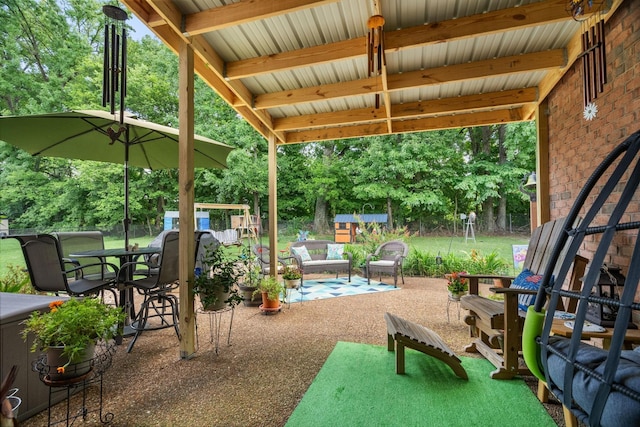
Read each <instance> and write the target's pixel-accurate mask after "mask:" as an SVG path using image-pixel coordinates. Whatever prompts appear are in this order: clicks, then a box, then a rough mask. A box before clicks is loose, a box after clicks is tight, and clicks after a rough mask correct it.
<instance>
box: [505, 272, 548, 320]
mask: <svg viewBox="0 0 640 427" xmlns="http://www.w3.org/2000/svg"><path fill="white" fill-rule="evenodd" d="M541 281H542V276H541V275H539V274H533V272H531V270H529V269H527V268H525V269H524V270H522V272H521V273H520V274H518V277H516V278H515V280H514V281H513V283H512V284H511V286H510V288H511V289H531V290H534V291H537V290H538V288H540V282H541ZM535 302H536V296H535V295H527V294H522V295H519V296H518V308H519V309H520V310H523V311H527V308H528V307H529V306H530V305H533V304H535Z"/></svg>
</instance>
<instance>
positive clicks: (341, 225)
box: [334, 214, 387, 243]
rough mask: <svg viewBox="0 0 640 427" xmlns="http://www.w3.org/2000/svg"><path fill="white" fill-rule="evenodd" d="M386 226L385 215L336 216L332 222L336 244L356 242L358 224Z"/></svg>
mask: <svg viewBox="0 0 640 427" xmlns="http://www.w3.org/2000/svg"><path fill="white" fill-rule="evenodd" d="M359 222H363V223H365V225H366V224H373V223H378V224H382V225H386V224H387V214H362V215H355V214H338V215H336V218H335V220H334V223H335V224H334V228H335V241H336V243H354V242H355V241H356V234H357V233H356V229H357V228H358V223H359Z"/></svg>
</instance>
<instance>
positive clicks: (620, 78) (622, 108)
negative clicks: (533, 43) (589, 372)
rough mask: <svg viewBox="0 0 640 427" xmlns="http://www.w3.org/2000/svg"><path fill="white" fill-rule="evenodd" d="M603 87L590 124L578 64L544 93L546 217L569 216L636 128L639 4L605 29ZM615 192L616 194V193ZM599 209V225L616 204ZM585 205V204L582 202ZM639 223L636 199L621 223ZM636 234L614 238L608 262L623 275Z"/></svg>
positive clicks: (625, 7) (592, 243)
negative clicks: (590, 182) (582, 192)
mask: <svg viewBox="0 0 640 427" xmlns="http://www.w3.org/2000/svg"><path fill="white" fill-rule="evenodd" d="M605 35H606V37H605V42H606V55H607V84H606V85H605V86H604V92H603V93H601V94H598V97H597V99H595V103H596V105H597V106H598V114H597V116H596V118H595V119H593V120H591V121H587V120H585V119H584V118H583V116H582V114H583V91H582V61H581V60H580V59H579V60H578V61H576V63H575V64H574V65H573V66H572V67H571V69H570V70H569V71H568V72H567V73H566V74H565V75H564V77H563V78H562V80H561V81H560V82H559V83H558V85H557V86H556V87H555V88H554V89H553V91H552V92H551V93H550V94H549V97H548V100H549V141H550V147H549V155H550V159H549V167H550V197H551V200H550V208H551V212H550V213H551V218H552V219H555V218H560V217H562V216H565V215H567V214H568V212H569V209H570V208H571V206H572V204H573V201H574V200H575V198H576V196H577V195H578V193H579V191H580V190H581V189H582V187H583V185H584V183H585V181H586V180H587V179H588V178H589V176H590V175H591V174H592V172H593V171H594V169H595V168H596V166H597V165H599V164H600V162H601V161H602V160H603V159H604V157H605V156H606V155H607V154H608V153H609V152H610V151H611V150H612V149H613V148H614V147H615V146H617V145H618V144H619V143H621V142H622V141H623V140H624V139H625V138H626V137H627V136H629V135H630V134H632V133H633V132H635V131H636V130H638V129H640V1H635V0H628V1H625V2H624V4H622V5H621V6H620V7H619V8H618V10H617V11H616V12H615V14H614V15H613V16H612V17H611V19H609V21H608V22H607V23H606V25H605ZM620 187H621V186H618V189H616V192H619V191H620ZM618 196H619V193H614V194H613V198H612V203H611V204H610V205H607V206H604V207H603V209H602V211H601V213H600V215H599V218H598V223H603V222H604V221H606V219H607V218H608V213H609V212H610V210H611V207H612V206H613V202H615V201H617V197H618ZM587 203H589V202H587ZM634 220H640V196H638V195H636V200H635V201H634V202H632V204H631V205H630V208H629V209H628V210H627V214H626V217H625V218H624V221H634ZM636 236H637V231H636V232H633V233H629V234H627V235H622V236H618V237H617V238H616V240H615V241H614V244H613V246H612V247H611V248H610V251H609V255H608V257H607V261H606V262H607V263H609V264H613V265H618V266H620V267H622V269H623V272H626V270H627V267H628V265H629V256H630V254H631V251H632V249H633V248H632V246H633V245H634V244H635V240H636ZM596 247H597V239H596V238H594V237H587V238H586V239H585V242H584V244H583V247H582V248H581V250H580V254H582V255H584V256H586V257H587V258H589V259H591V258H592V257H593V252H594V250H595V248H596Z"/></svg>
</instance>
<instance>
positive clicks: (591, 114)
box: [582, 102, 598, 120]
mask: <svg viewBox="0 0 640 427" xmlns="http://www.w3.org/2000/svg"><path fill="white" fill-rule="evenodd" d="M597 114H598V106H597V105H596V104H595V102H590V103H588V104H587V105H586V106H585V107H584V111H583V112H582V117H584V119H585V120H593V119H595V118H596V115H597Z"/></svg>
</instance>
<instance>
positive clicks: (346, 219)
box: [334, 214, 388, 224]
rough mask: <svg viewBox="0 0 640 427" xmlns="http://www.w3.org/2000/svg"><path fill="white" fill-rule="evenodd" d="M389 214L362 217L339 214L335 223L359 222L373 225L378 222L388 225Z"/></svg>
mask: <svg viewBox="0 0 640 427" xmlns="http://www.w3.org/2000/svg"><path fill="white" fill-rule="evenodd" d="M387 218H388V216H387V214H362V215H356V214H338V215H336V218H335V220H334V222H359V221H362V222H364V223H365V224H368V223H371V222H377V223H384V224H386V223H387Z"/></svg>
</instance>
